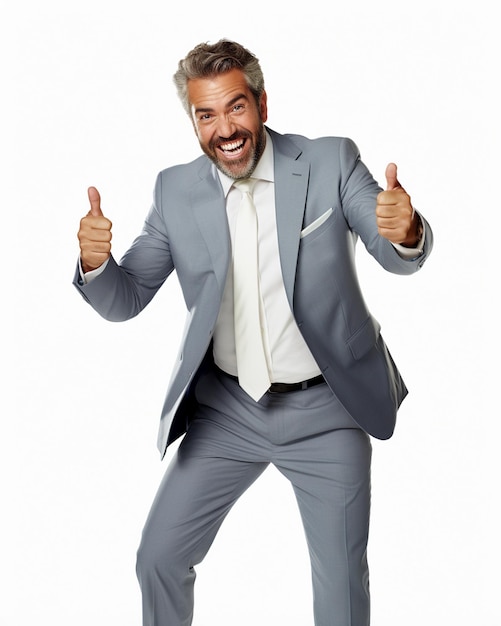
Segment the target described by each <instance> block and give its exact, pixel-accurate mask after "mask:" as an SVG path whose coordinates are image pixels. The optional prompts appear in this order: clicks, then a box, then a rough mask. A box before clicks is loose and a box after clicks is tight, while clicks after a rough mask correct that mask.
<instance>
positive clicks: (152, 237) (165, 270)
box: [73, 176, 174, 322]
mask: <svg viewBox="0 0 501 626" xmlns="http://www.w3.org/2000/svg"><path fill="white" fill-rule="evenodd" d="M160 186H161V179H160V176H159V177H158V178H157V182H156V185H155V192H154V200H153V204H152V207H151V209H150V211H149V213H148V216H147V218H146V220H145V223H144V226H143V229H142V232H141V234H140V235H139V237H137V238H136V239H135V241H134V242H133V243H132V245H131V247H130V248H129V250H128V251H127V252H126V253H125V255H124V256H123V258H122V259H121V260H120V262H119V263H117V262H116V260H115V259H114V257H113V256H112V257H111V258H110V260H109V262H108V264H107V266H106V268H105V269H104V271H103V272H102V273H101V274H100V275H99V276H97V277H96V278H95V279H94V280H92V281H91V282H90V283H88V284H82V281H81V279H80V273H79V270H78V268H77V271H76V273H75V277H74V280H73V284H74V285H75V287H76V288H77V289H78V291H79V292H80V293H81V295H82V297H83V298H84V299H85V300H86V301H87V302H88V303H89V304H90V305H91V306H92V307H93V308H94V309H95V310H96V311H97V312H98V313H99V314H100V315H101V316H102V317H104V318H105V319H107V320H109V321H113V322H120V321H124V320H127V319H130V318H132V317H134V316H136V315H137V314H138V313H140V311H142V310H143V309H144V308H145V307H146V306H147V305H148V303H149V302H150V301H151V300H152V298H153V296H154V295H155V294H156V292H157V291H158V289H160V287H161V286H162V285H163V283H164V282H165V280H166V278H167V277H168V276H169V274H170V273H171V272H172V271H173V269H174V264H173V261H172V256H171V253H170V246H169V238H168V235H167V230H166V226H165V223H164V220H163V218H162V216H161V213H160V211H159V202H160V198H161V189H160Z"/></svg>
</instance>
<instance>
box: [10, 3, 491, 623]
mask: <svg viewBox="0 0 501 626" xmlns="http://www.w3.org/2000/svg"><path fill="white" fill-rule="evenodd" d="M494 5H495V3H493V2H484V1H483V0H480V1H477V2H474V3H472V2H468V3H466V2H464V1H463V0H456V1H454V2H453V1H449V2H440V0H433V1H431V0H421V2H412V3H406V2H404V1H402V0H401V1H400V2H397V1H391V0H380V1H378V2H373V1H370V0H360V1H359V2H352V3H347V2H343V3H336V2H334V3H331V2H325V0H309V2H305V3H299V2H294V1H292V2H289V3H284V4H283V5H282V3H276V4H275V3H272V2H270V1H269V0H267V1H266V2H264V1H263V0H257V1H255V2H253V3H246V4H243V3H235V2H233V3H220V2H217V3H215V2H212V3H207V2H201V1H200V0H193V1H192V2H183V3H181V2H176V3H173V2H168V1H164V2H160V1H159V0H143V1H142V2H140V3H139V2H137V3H134V2H130V1H128V0H122V1H121V2H118V0H117V1H112V2H106V1H105V0H100V1H99V2H97V1H96V0H86V2H83V1H79V2H71V1H68V0H66V1H64V2H63V1H62V0H60V1H58V0H46V1H45V2H35V1H34V0H25V1H23V0H20V1H19V2H16V3H14V2H4V3H3V5H2V14H1V20H0V59H1V61H0V62H1V90H2V95H1V99H0V107H1V115H0V124H1V127H0V128H1V137H0V150H1V161H2V162H1V170H0V182H1V192H0V202H1V231H0V232H1V235H0V236H1V245H0V255H1V259H0V260H1V282H2V286H3V289H2V293H3V296H2V305H1V316H2V319H1V333H2V337H1V346H0V354H1V361H2V374H1V378H0V381H1V382H0V385H1V397H0V402H1V435H0V464H1V467H0V477H1V478H0V480H1V503H2V513H1V518H0V524H1V532H0V541H1V546H0V554H1V557H0V559H1V560H0V576H1V585H0V594H1V596H2V599H1V601H0V623H2V624H5V625H8V626H27V625H28V624H29V625H31V624H51V626H59V625H64V626H68V625H70V624H71V626H80V625H82V626H84V625H85V626H88V625H89V624H96V625H101V624H103V625H104V624H106V625H108V624H116V625H118V624H119V625H120V626H138V625H139V624H140V621H141V619H140V594H139V588H138V585H137V582H136V579H135V573H134V566H135V552H136V548H137V546H138V543H139V538H140V533H141V530H142V526H143V523H144V521H145V518H146V515H147V513H148V510H149V506H150V503H151V501H152V498H153V496H154V493H155V491H156V488H157V485H158V483H159V481H160V479H161V476H162V474H163V472H164V471H165V468H166V462H163V463H160V462H159V457H158V454H157V451H156V448H155V442H156V431H157V424H158V417H159V414H160V409H161V405H162V402H163V397H164V393H165V388H166V384H167V380H168V378H169V375H170V369H171V365H172V363H173V361H174V358H175V355H176V352H177V348H178V341H179V337H180V332H181V327H182V325H183V321H184V309H183V303H182V300H181V296H180V292H179V288H178V285H177V283H176V279H175V277H173V278H171V279H170V281H168V283H167V284H166V285H165V286H164V288H163V289H162V290H161V292H160V293H159V294H158V296H157V297H156V299H155V300H154V301H153V302H152V304H151V305H150V306H149V307H148V309H147V310H146V311H144V312H143V313H142V315H141V316H139V317H138V318H136V319H135V320H133V321H131V322H128V323H126V324H111V323H108V322H105V321H104V320H102V319H101V318H99V317H98V316H97V314H95V313H94V312H93V311H92V309H91V308H90V307H88V306H87V305H86V304H85V303H84V301H83V300H82V299H81V298H80V296H79V295H78V293H77V292H76V291H75V289H74V288H73V287H72V285H71V279H72V276H73V271H74V265H75V262H76V258H77V240H76V231H77V229H78V222H79V219H80V217H82V216H83V215H84V214H85V213H86V212H87V210H88V206H87V198H86V189H87V187H88V186H89V185H95V186H97V187H98V189H99V190H100V191H101V194H102V198H103V209H104V211H105V213H106V215H107V216H108V217H109V218H110V219H112V220H113V223H114V240H113V241H114V253H115V255H116V256H117V257H120V256H121V254H122V253H123V252H124V251H125V249H126V247H127V246H128V244H129V243H130V241H131V240H132V238H133V237H134V236H135V235H136V234H137V233H138V232H139V229H140V227H141V224H142V221H143V218H144V216H145V214H146V212H147V210H148V208H149V206H150V200H151V192H152V189H153V184H154V180H155V176H156V173H157V172H158V171H159V170H160V169H163V168H164V167H167V166H169V165H173V164H176V163H179V162H184V161H188V160H191V159H192V158H194V157H196V156H198V154H199V148H198V145H197V142H196V138H195V136H194V134H193V131H192V128H191V126H190V123H189V121H188V119H187V117H186V115H185V113H184V112H183V110H182V109H181V106H180V104H179V102H178V100H177V97H176V94H175V91H174V88H173V86H172V82H171V76H172V74H173V72H174V71H175V69H176V65H177V61H178V59H179V58H181V57H182V56H184V55H185V53H186V52H187V51H188V50H190V49H191V48H192V47H193V46H194V45H195V44H197V43H199V42H201V41H216V40H217V39H219V38H221V37H229V38H233V39H236V40H237V41H240V42H241V43H243V44H244V45H246V46H247V47H248V48H250V49H251V50H252V51H254V52H255V53H256V54H257V56H258V57H259V58H260V60H261V63H262V67H263V70H264V73H265V78H266V85H267V91H268V97H269V114H270V117H269V121H268V123H269V125H270V126H271V127H272V128H274V129H275V130H277V131H279V132H296V133H303V134H306V135H308V136H311V137H315V136H319V135H343V136H349V137H352V138H353V139H354V140H355V141H356V142H357V144H358V146H359V148H360V150H361V152H362V158H363V160H364V161H365V162H366V164H367V165H368V167H369V168H370V169H371V171H372V172H373V174H374V175H375V177H376V178H377V179H378V180H379V181H380V182H382V183H384V169H385V166H386V164H387V162H389V161H395V162H396V163H397V164H398V166H399V178H400V180H401V182H402V184H403V185H404V186H405V187H406V188H407V189H408V191H409V193H410V194H411V195H412V198H413V201H414V204H415V205H416V207H418V208H419V209H420V210H421V211H422V212H423V213H424V214H425V215H426V217H427V218H428V219H429V220H430V221H431V223H432V224H433V226H434V231H435V238H436V243H435V250H434V252H433V254H432V256H431V258H430V259H429V261H428V263H427V264H426V265H425V267H424V269H423V271H422V272H421V273H420V274H418V275H415V276H412V277H406V278H405V277H399V276H392V275H389V274H386V273H385V272H384V271H383V270H382V269H381V268H379V266H377V265H376V264H375V263H374V262H373V261H372V259H370V258H369V257H368V255H367V254H366V253H365V251H364V250H363V249H362V248H359V253H358V259H359V267H360V274H361V280H362V283H363V285H364V287H365V293H366V295H367V300H368V303H369V305H370V307H371V309H372V311H373V313H374V314H375V316H376V317H377V318H378V319H379V321H380V322H381V324H382V327H383V334H384V336H385V338H386V340H387V342H388V344H389V345H390V349H391V350H392V353H393V356H394V357H395V360H396V361H397V362H398V364H399V366H400V369H401V370H402V372H403V375H404V377H405V379H406V382H407V384H408V386H409V388H410V391H411V394H410V396H409V397H408V398H407V399H406V401H405V402H404V405H403V406H402V409H401V411H400V416H399V422H398V426H397V430H396V434H395V435H394V437H393V438H392V439H391V440H390V441H387V442H378V441H374V463H373V512H372V526H371V539H370V553H369V557H370V566H371V588H372V596H373V621H372V623H373V625H374V626H402V624H405V625H406V626H418V625H419V626H422V625H423V624H427V625H435V624H436V625H438V624H440V625H442V624H455V625H459V624H468V625H471V624H495V623H500V620H501V609H500V605H499V600H498V595H499V591H498V587H499V565H498V560H499V556H500V554H499V540H498V538H499V516H498V513H497V510H498V509H497V500H498V496H499V481H498V478H499V466H498V459H497V455H498V440H499V435H500V427H499V419H500V417H501V416H500V412H499V403H498V393H497V392H498V389H499V381H498V376H499V364H498V358H499V337H498V333H497V328H498V327H499V319H498V316H499V313H498V310H497V308H496V303H497V301H498V298H497V294H498V291H499V277H498V272H497V261H498V249H499V233H500V224H499V217H498V214H499V193H497V186H498V184H497V183H498V180H499V145H500V139H501V138H500V127H499V121H498V120H499V111H500V102H499V58H500V56H499V53H500V50H499V45H498V41H499V23H498V22H497V20H498V18H497V17H495V16H494V9H493V7H494ZM495 190H496V191H495ZM494 329H496V331H495V330H494ZM173 451H174V450H172V451H171V452H169V455H168V456H169V458H170V456H171V455H172V453H173ZM196 598H197V600H196V616H195V622H194V624H195V626H201V625H203V626H208V625H216V624H217V625H218V626H223V625H225V624H228V625H230V624H231V625H232V626H233V625H236V624H238V625H242V626H245V625H249V626H250V625H252V626H255V625H256V624H259V625H260V626H268V625H270V626H272V625H273V626H275V625H277V624H283V625H286V626H309V625H312V623H313V622H312V618H311V592H310V582H309V563H308V558H307V554H306V547H305V545H304V540H303V534H302V529H301V526H300V522H299V518H298V514H297V512H296V505H295V502H294V500H293V496H292V491H291V489H290V487H289V485H288V484H287V483H286V482H285V481H284V479H282V478H281V477H280V476H279V475H278V473H277V472H276V471H275V470H274V469H273V468H271V469H270V470H269V471H268V472H267V473H266V474H265V475H264V476H263V477H262V478H261V479H260V481H258V482H257V483H256V484H255V485H254V486H253V487H252V488H251V489H250V490H249V491H248V492H247V494H246V495H245V496H244V497H243V498H242V499H241V501H240V502H239V503H238V504H237V505H236V507H235V509H234V510H233V512H232V513H231V515H230V516H229V518H228V519H227V521H226V522H225V524H224V526H223V529H222V530H221V532H220V535H219V536H218V538H217V540H216V542H215V544H214V546H213V549H212V551H211V552H210V554H209V557H208V558H207V559H206V561H205V562H204V563H203V564H202V565H201V566H200V567H199V568H198V580H197V595H196Z"/></svg>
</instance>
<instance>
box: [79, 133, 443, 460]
mask: <svg viewBox="0 0 501 626" xmlns="http://www.w3.org/2000/svg"><path fill="white" fill-rule="evenodd" d="M268 130H269V129H268ZM269 132H270V134H271V137H272V140H273V148H274V158H275V197H276V211H277V228H278V238H279V249H280V261H281V267H282V273H283V279H284V284H285V289H286V293H287V296H288V299H289V303H290V306H291V309H292V311H293V313H294V317H295V319H296V321H297V324H298V326H299V329H300V331H301V333H302V334H303V336H304V338H305V340H306V342H307V344H308V346H309V348H310V350H311V352H312V354H313V355H314V357H315V359H316V361H317V363H318V365H319V367H320V369H321V371H322V373H323V375H324V377H325V379H326V381H327V383H328V385H329V386H330V387H331V389H332V391H333V392H334V393H335V394H336V395H337V396H338V398H339V399H340V401H341V402H342V403H343V405H344V406H345V408H346V409H347V410H348V412H349V413H350V414H351V416H352V417H353V419H354V420H355V421H356V422H357V423H358V424H359V425H360V426H361V427H362V428H363V429H364V430H365V431H366V432H368V433H369V434H371V435H373V436H374V437H376V438H379V439H387V438H389V437H390V436H391V435H392V433H393V429H394V426H395V420H396V412H397V409H398V407H399V405H400V403H401V402H402V400H403V398H404V397H405V396H406V394H407V389H406V387H405V385H404V382H403V381H402V378H401V376H400V374H399V372H398V370H397V368H396V366H395V364H394V363H393V360H392V358H391V356H390V354H389V352H388V350H387V347H386V345H385V343H384V341H383V339H382V337H381V335H380V326H379V324H378V322H377V321H376V320H375V319H374V318H373V317H372V315H371V314H370V312H369V310H368V308H367V306H366V304H365V302H364V299H363V296H362V293H361V290H360V287H359V283H358V280H357V275H356V268H355V244H356V241H357V239H358V237H360V239H361V240H362V241H363V243H364V244H365V246H366V248H367V249H368V251H369V252H370V253H371V254H372V255H373V256H374V257H375V258H376V259H377V261H378V262H379V263H380V264H381V265H382V266H383V267H384V268H385V269H387V270H388V271H390V272H394V273H397V274H411V273H413V272H415V271H417V270H418V269H419V268H420V267H421V266H422V265H423V263H424V261H425V259H426V258H427V256H428V254H429V252H430V251H431V247H432V232H431V229H430V227H429V225H428V224H425V228H426V246H425V250H424V253H423V255H421V256H419V257H418V258H417V259H415V260H411V261H408V260H403V259H402V258H401V257H400V256H399V255H398V253H397V252H396V250H395V249H394V247H393V246H392V245H391V244H390V242H389V241H387V240H386V239H384V238H382V237H380V236H379V234H378V231H377V226H376V220H375V205H376V196H377V194H378V193H379V191H380V190H381V189H380V187H378V185H377V183H376V182H375V181H374V179H373V178H372V176H371V174H370V173H369V171H368V170H367V168H366V167H365V166H364V164H363V163H362V161H361V160H360V155H359V152H358V149H357V147H356V146H355V144H354V143H353V142H352V141H351V140H349V139H345V138H336V137H325V138H320V139H315V140H310V139H307V138H305V137H301V136H298V135H279V134H277V133H275V132H273V131H271V130H269ZM330 209H332V211H330ZM326 213H329V217H328V218H327V219H326V220H325V221H323V220H321V219H320V220H319V222H318V223H320V226H319V227H318V228H314V227H313V229H312V230H311V231H310V232H308V234H306V235H305V236H303V237H301V231H302V230H303V229H304V228H305V227H307V226H308V225H310V224H312V223H313V222H315V220H317V219H319V218H321V217H322V216H323V215H324V214H326ZM230 258H231V254H230V238H229V232H228V224H227V218H226V208H225V198H224V196H223V192H222V189H221V185H220V182H219V177H218V176H217V173H216V171H215V169H214V167H213V166H212V164H211V162H210V161H209V160H208V159H207V157H205V156H201V157H200V158H198V159H196V160H195V161H193V162H192V163H189V164H186V165H178V166H175V167H171V168H169V169H166V170H164V171H162V172H161V173H160V174H159V175H158V178H157V181H156V186H155V192H154V202H153V205H152V208H151V210H150V212H149V214H148V216H147V218H146V221H145V224H144V228H143V231H142V233H141V234H140V236H139V237H138V238H137V239H136V240H135V241H134V242H133V244H132V246H131V247H130V249H129V250H128V251H127V252H126V254H125V256H124V257H123V259H122V260H121V261H120V263H119V264H117V263H116V261H115V260H114V259H113V257H112V258H111V259H110V261H109V263H108V265H107V267H106V269H105V271H104V272H103V273H102V274H101V275H100V276H99V277H98V278H96V279H95V280H93V281H92V282H91V283H89V284H87V285H82V284H81V280H79V275H78V272H77V274H76V275H75V280H74V283H75V285H76V287H77V288H78V289H79V291H80V292H81V294H82V296H83V297H84V298H85V299H86V300H87V301H88V302H89V303H90V304H91V305H92V306H93V307H94V309H95V310H96V311H97V312H98V313H100V314H101V315H102V316H103V317H104V318H106V319H108V320H113V321H122V320H126V319H129V318H131V317H133V316H135V315H137V314H138V313H139V312H140V311H141V310H142V309H143V308H144V307H145V306H146V305H147V304H148V303H149V302H150V300H151V299H152V298H153V296H154V295H155V293H156V292H157V290H158V289H159V288H160V287H161V285H162V284H163V282H164V281H165V279H166V278H167V277H168V276H169V274H170V273H171V272H172V271H173V270H176V273H177V276H178V279H179V282H180V285H181V288H182V291H183V295H184V299H185V302H186V307H187V309H188V315H187V321H186V327H185V332H184V336H183V338H182V343H181V349H180V352H179V358H178V360H177V364H176V366H175V367H174V371H173V373H172V378H171V381H170V384H169V387H168V391H167V396H166V400H165V404H164V407H163V412H162V416H161V422H160V430H159V437H158V447H159V450H160V452H161V454H162V456H163V455H164V454H165V451H166V449H167V446H168V444H169V443H171V442H172V441H174V440H175V439H177V438H178V437H179V436H181V435H182V434H184V432H185V431H186V429H187V426H188V424H189V421H190V417H191V415H192V413H193V410H194V408H195V402H196V401H195V399H194V394H193V393H192V390H193V389H194V386H195V383H196V381H197V376H198V375H199V374H200V373H201V372H202V371H203V369H204V368H205V367H207V366H209V365H210V362H211V358H212V350H211V340H212V333H213V330H214V325H215V322H216V318H217V316H218V312H219V307H220V303H221V298H222V295H223V290H224V286H225V281H226V275H227V272H228V268H229V264H230Z"/></svg>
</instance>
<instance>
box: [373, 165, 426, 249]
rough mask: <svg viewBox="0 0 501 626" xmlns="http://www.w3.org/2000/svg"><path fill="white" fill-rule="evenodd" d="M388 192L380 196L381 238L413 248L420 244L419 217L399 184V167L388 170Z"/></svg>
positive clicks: (378, 216) (378, 218)
mask: <svg viewBox="0 0 501 626" xmlns="http://www.w3.org/2000/svg"><path fill="white" fill-rule="evenodd" d="M385 176H386V191H382V192H381V193H379V194H378V197H377V205H376V222H377V226H378V230H379V234H380V235H381V237H384V238H385V239H388V240H389V241H391V242H392V243H398V244H401V245H403V246H406V247H409V248H413V247H414V246H416V245H417V244H418V242H419V237H418V224H419V217H418V216H417V215H416V214H415V212H414V209H413V208H412V205H411V198H410V196H409V194H408V193H407V192H406V191H405V189H404V188H403V187H402V185H401V184H400V183H399V182H398V178H397V166H396V165H395V163H390V164H389V165H388V167H387V168H386V173H385Z"/></svg>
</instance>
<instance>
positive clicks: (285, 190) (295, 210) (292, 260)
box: [268, 129, 310, 309]
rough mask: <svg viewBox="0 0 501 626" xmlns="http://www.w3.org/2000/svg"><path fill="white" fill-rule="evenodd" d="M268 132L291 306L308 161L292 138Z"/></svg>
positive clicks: (278, 228)
mask: <svg viewBox="0 0 501 626" xmlns="http://www.w3.org/2000/svg"><path fill="white" fill-rule="evenodd" d="M268 130H269V129H268ZM269 132H270V134H271V137H272V140H273V148H274V160H275V161H274V167H275V204H276V213H277V231H278V246H279V250H280V262H281V266H282V275H283V279H284V285H285V291H286V293H287V298H288V300H289V304H290V307H291V309H292V308H293V296H294V281H295V276H296V264H297V256H298V250H299V241H300V234H301V228H302V224H303V217H304V211H305V206H306V194H307V190H308V179H309V172H310V164H309V163H307V162H302V161H298V160H297V159H298V157H299V156H300V154H301V150H299V148H298V147H297V146H296V145H295V144H294V143H293V142H292V141H290V140H289V139H287V138H286V137H284V136H282V135H278V134H277V133H275V132H273V131H269Z"/></svg>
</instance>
